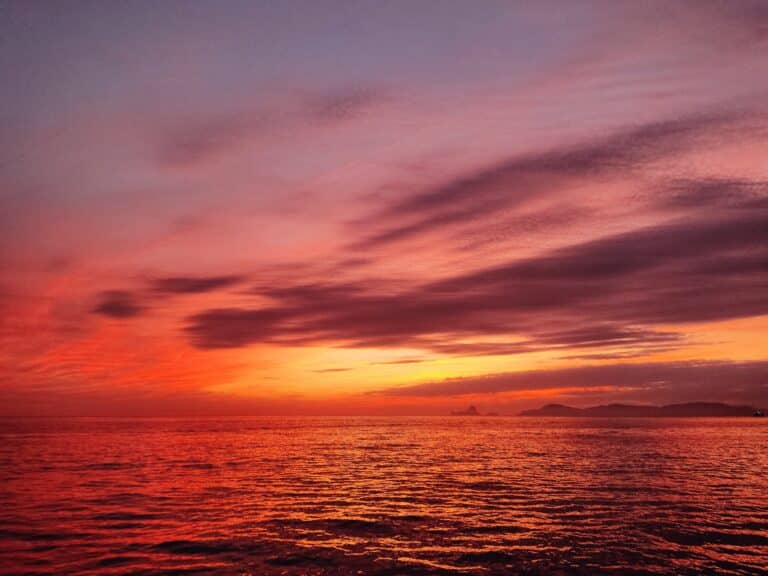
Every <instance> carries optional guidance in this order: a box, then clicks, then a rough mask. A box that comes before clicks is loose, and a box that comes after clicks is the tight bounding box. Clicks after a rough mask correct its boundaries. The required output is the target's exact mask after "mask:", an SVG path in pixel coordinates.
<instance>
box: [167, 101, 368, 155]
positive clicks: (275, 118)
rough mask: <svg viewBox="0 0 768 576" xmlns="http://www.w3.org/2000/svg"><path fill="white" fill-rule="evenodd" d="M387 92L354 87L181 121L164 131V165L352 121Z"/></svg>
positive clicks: (230, 152) (231, 151)
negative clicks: (312, 126)
mask: <svg viewBox="0 0 768 576" xmlns="http://www.w3.org/2000/svg"><path fill="white" fill-rule="evenodd" d="M382 101H383V98H382V97H381V95H380V94H379V93H378V92H377V91H375V90H372V89H367V88H350V89H347V90H339V91H337V92H332V93H326V94H320V95H315V96H312V97H309V98H306V99H304V100H302V101H301V102H300V103H299V104H294V105H293V106H291V105H287V106H286V105H285V104H281V105H280V106H279V107H276V108H271V109H267V108H265V109H263V110H259V111H255V110H241V111H236V112H229V113H221V114H218V115H215V116H211V117H209V118H204V119H202V120H199V119H195V120H190V119H183V120H180V121H177V122H175V123H174V124H173V125H172V126H171V127H170V128H169V129H167V130H166V132H165V134H163V135H162V138H161V141H160V146H159V160H160V162H161V164H164V165H166V166H170V167H189V166H196V165H201V164H204V163H207V162H210V161H213V160H216V159H219V158H221V157H224V156H226V155H228V154H234V153H237V152H238V151H240V150H242V149H243V148H245V147H247V146H250V145H253V144H255V143H257V142H264V143H265V144H266V143H267V139H268V138H270V137H274V136H275V135H278V134H282V133H286V132H291V133H293V134H295V133H296V132H297V130H300V129H302V128H308V127H309V125H310V123H315V124H321V125H322V124H325V125H333V124H337V123H339V122H343V121H348V120H351V119H353V118H355V117H357V116H359V115H360V114H362V113H363V112H364V111H366V110H369V109H370V108H371V107H372V106H374V105H375V104H378V103H379V102H382Z"/></svg>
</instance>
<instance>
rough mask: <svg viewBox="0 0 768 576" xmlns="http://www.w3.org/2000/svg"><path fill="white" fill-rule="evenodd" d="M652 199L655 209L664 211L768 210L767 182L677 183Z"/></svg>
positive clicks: (707, 180)
mask: <svg viewBox="0 0 768 576" xmlns="http://www.w3.org/2000/svg"><path fill="white" fill-rule="evenodd" d="M652 195H653V196H654V198H653V201H655V205H656V207H657V208H661V209H663V210H665V209H670V208H671V209H685V210H694V211H702V210H712V209H750V208H763V209H766V208H768V182H763V181H752V180H744V179H737V178H699V179H677V180H673V181H671V182H667V183H665V184H664V185H663V186H661V187H660V188H658V189H656V190H654V191H653V192H652Z"/></svg>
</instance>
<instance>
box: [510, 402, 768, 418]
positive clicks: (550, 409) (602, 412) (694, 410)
mask: <svg viewBox="0 0 768 576" xmlns="http://www.w3.org/2000/svg"><path fill="white" fill-rule="evenodd" d="M763 413H764V411H763V410H760V409H758V408H756V407H754V406H746V405H741V406H734V405H730V404H723V403H720V402H687V403H684V404H667V405H664V406H652V405H638V404H606V405H601V406H591V407H589V408H574V407H572V406H566V405H564V404H547V405H546V406H542V407H541V408H535V409H531V410H523V411H522V412H520V416H577V417H578V416H581V417H643V418H649V417H655V418H659V417H671V418H681V417H695V416H699V417H706V416H761V415H762V414H763Z"/></svg>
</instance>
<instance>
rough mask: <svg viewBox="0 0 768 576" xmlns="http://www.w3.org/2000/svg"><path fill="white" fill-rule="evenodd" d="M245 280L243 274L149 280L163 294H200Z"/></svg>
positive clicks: (153, 288)
mask: <svg viewBox="0 0 768 576" xmlns="http://www.w3.org/2000/svg"><path fill="white" fill-rule="evenodd" d="M244 281H245V277H244V276H240V275H235V274H230V275H226V276H170V277H166V278H155V279H153V280H152V281H151V283H150V284H151V287H152V290H154V291H155V292H159V293H163V294H200V293H203V292H212V291H214V290H219V289H221V288H229V287H230V286H234V285H235V284H239V283H241V282H244Z"/></svg>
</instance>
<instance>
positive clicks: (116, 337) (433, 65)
mask: <svg viewBox="0 0 768 576" xmlns="http://www.w3.org/2000/svg"><path fill="white" fill-rule="evenodd" d="M767 54H768V4H766V3H765V2H762V1H760V0H755V1H751V0H732V1H724V0H695V1H686V0H677V1H675V2H669V1H658V2H657V1H653V0H651V1H648V2H633V1H624V0H611V1H608V0H605V1H602V0H582V1H579V2H571V1H562V2H559V1H554V0H544V1H541V2H536V3H529V2H493V1H491V0H488V1H485V2H482V3H475V2H464V1H457V2H451V1H443V0H441V1H424V2H399V1H392V2H374V1H371V2H366V1H355V2H348V1H341V0H338V1H331V0H322V1H318V0H314V1H307V2H297V1H286V2H252V1H247V2H245V1H243V2H240V1H235V0H230V1H221V2H207V1H205V2H202V1H200V2H197V1H183V2H181V1H167V2H141V1H134V2H118V3H115V2H95V1H76V0H72V1H70V2H41V1H34V0H25V1H20V2H13V1H4V2H2V3H0V73H1V74H2V82H0V102H2V106H0V415H94V416H113V415H115V416H123V415H139V416H157V415H199V416H207V415H211V416H216V415H229V414H278V415H279V414H335V415H346V414H370V415H389V414H444V413H446V412H447V411H448V410H453V409H457V408H464V407H466V406H467V405H469V404H476V405H477V406H478V407H479V408H480V409H481V411H496V412H500V413H504V414H514V413H516V412H517V411H519V410H521V409H524V408H528V407H532V406H538V405H541V404H545V403H549V402H558V403H565V404H569V405H574V406H588V405H595V404H600V403H607V402H624V403H653V404H663V403H672V402H685V401H694V400H697V401H698V400H707V401H722V402H729V403H739V404H741V403H745V404H753V405H761V406H766V405H768V161H766V159H767V158H768V57H767V56H766V55H767Z"/></svg>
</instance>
